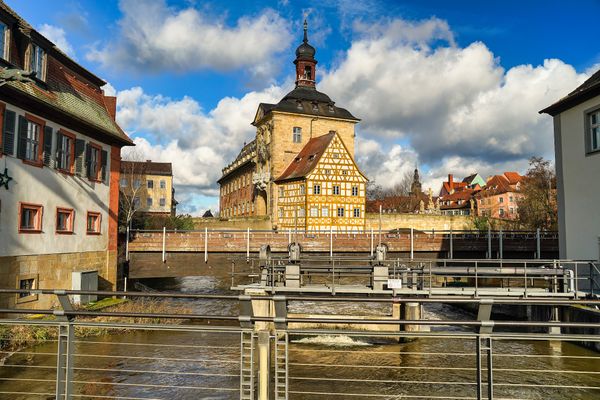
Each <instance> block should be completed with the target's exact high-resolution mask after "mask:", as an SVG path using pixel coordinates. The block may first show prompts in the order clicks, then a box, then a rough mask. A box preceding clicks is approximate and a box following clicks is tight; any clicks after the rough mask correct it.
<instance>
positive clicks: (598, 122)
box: [540, 71, 600, 260]
mask: <svg viewBox="0 0 600 400" xmlns="http://www.w3.org/2000/svg"><path fill="white" fill-rule="evenodd" d="M540 113H547V114H550V115H551V116H552V117H553V118H554V145H555V152H556V177H557V186H558V223H559V233H560V256H561V258H569V259H577V260H598V259H599V258H600V71H597V72H596V73H595V74H594V75H592V76H591V77H590V78H589V79H588V80H587V81H585V82H584V83H583V84H582V85H581V86H579V87H578V88H577V89H575V90H574V91H573V92H571V93H569V94H568V95H567V96H566V97H564V98H562V99H560V100H559V101H558V102H556V103H554V104H552V105H551V106H549V107H547V108H545V109H543V110H542V111H540Z"/></svg>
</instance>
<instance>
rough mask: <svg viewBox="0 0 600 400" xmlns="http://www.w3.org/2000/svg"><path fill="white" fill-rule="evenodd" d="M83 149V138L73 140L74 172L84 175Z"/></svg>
mask: <svg viewBox="0 0 600 400" xmlns="http://www.w3.org/2000/svg"><path fill="white" fill-rule="evenodd" d="M84 151H85V140H83V139H76V140H75V173H76V174H77V175H79V176H85V173H84V170H83V169H84V159H83V152H84Z"/></svg>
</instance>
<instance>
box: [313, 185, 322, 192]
mask: <svg viewBox="0 0 600 400" xmlns="http://www.w3.org/2000/svg"><path fill="white" fill-rule="evenodd" d="M313 194H321V185H314V186H313Z"/></svg>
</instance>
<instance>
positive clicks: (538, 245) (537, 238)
mask: <svg viewBox="0 0 600 400" xmlns="http://www.w3.org/2000/svg"><path fill="white" fill-rule="evenodd" d="M540 242H541V238H540V228H537V230H536V231H535V244H536V246H535V250H536V251H535V258H537V259H538V260H539V259H541V258H542V246H541V243H540Z"/></svg>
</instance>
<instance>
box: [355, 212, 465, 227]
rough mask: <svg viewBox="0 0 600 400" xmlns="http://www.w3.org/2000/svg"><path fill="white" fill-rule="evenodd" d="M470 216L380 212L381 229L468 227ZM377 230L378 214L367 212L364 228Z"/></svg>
mask: <svg viewBox="0 0 600 400" xmlns="http://www.w3.org/2000/svg"><path fill="white" fill-rule="evenodd" d="M470 221H471V219H470V217H468V216H464V215H427V214H382V216H381V226H382V230H384V231H389V230H391V229H398V228H414V229H417V230H422V231H429V230H432V229H434V230H436V231H442V230H450V229H453V230H462V229H469V224H470ZM371 228H373V230H379V214H377V213H367V221H366V229H367V230H370V229H371Z"/></svg>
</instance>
